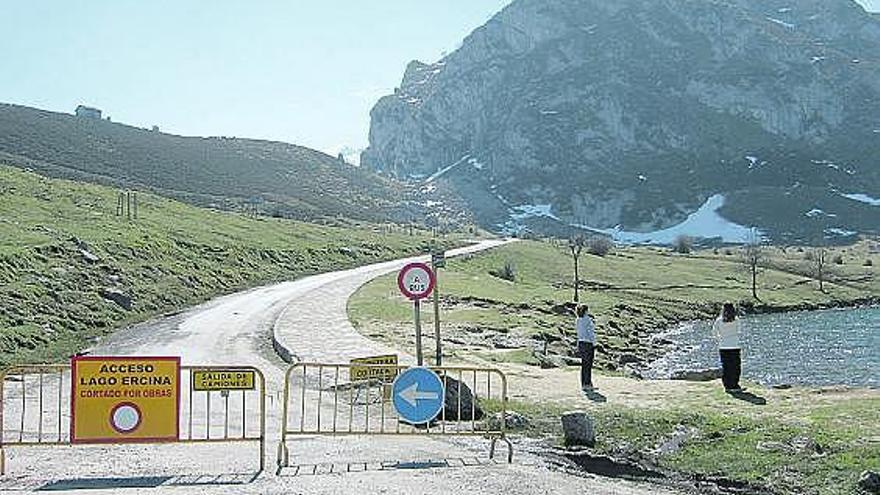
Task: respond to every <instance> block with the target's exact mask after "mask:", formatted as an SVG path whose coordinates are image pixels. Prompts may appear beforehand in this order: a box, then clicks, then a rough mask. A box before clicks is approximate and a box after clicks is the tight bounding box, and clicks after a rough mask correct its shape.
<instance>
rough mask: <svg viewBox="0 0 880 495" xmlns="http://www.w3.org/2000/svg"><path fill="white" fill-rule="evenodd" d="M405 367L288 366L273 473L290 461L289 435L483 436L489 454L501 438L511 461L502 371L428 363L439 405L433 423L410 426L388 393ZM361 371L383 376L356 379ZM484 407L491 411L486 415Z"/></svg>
mask: <svg viewBox="0 0 880 495" xmlns="http://www.w3.org/2000/svg"><path fill="white" fill-rule="evenodd" d="M353 368H354V369H355V372H354V373H352V369H353ZM407 368H408V367H407V366H401V365H388V364H382V365H365V364H324V363H299V364H296V365H293V366H291V367H290V368H288V370H287V373H286V374H285V381H284V399H283V400H284V402H283V404H284V405H283V415H282V428H281V440H280V442H279V445H278V468H277V472H278V473H280V472H281V469H282V468H284V467H288V466H289V465H290V451H289V449H288V447H287V440H288V438H289V437H295V436H306V435H308V436H314V435H424V436H444V435H454V436H483V437H486V438H488V439H490V440H491V443H490V448H489V457H490V458H492V457H494V455H495V444H496V442H497V441H498V440H502V441H504V442H505V443H506V444H507V446H508V456H507V460H508V462H512V460H513V445H512V444H511V442H510V440H509V439H508V438H507V435H506V424H505V423H506V417H507V414H506V412H507V401H508V399H507V377H506V376H505V375H504V373H502V372H501V371H499V370H496V369H492V368H472V367H431V368H430V369H431V370H433V371H434V372H436V373H437V374H438V375H439V376H440V378H441V379H442V381H443V386H444V390H445V391H446V397H445V401H444V406H443V408H442V409H441V412H440V414H439V415H438V416H437V417H436V418H435V419H434V420H433V421H431V422H428V423H425V424H418V425H412V424H409V423H407V422H405V421H403V420H402V419H401V418H400V417H399V415H398V414H397V412H396V410H395V409H394V406H393V404H392V401H391V397H390V395H391V394H390V392H391V383H390V381H391V380H393V378H394V377H395V376H397V374H398V373H399V372H400V371H402V370H405V369H407ZM365 370H366V372H365ZM364 375H366V376H369V377H376V376H379V377H383V378H369V379H364V380H361V379H358V377H359V376H364ZM486 408H488V409H491V410H492V411H493V412H494V413H496V414H487V413H486V412H485V409H486Z"/></svg>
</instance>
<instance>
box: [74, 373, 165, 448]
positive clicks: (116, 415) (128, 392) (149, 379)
mask: <svg viewBox="0 0 880 495" xmlns="http://www.w3.org/2000/svg"><path fill="white" fill-rule="evenodd" d="M70 368H71V373H72V374H71V405H70V411H71V413H70V441H71V442H72V443H122V442H176V441H177V440H178V436H179V432H180V422H179V418H180V415H179V412H180V358H179V357H122V356H113V357H98V356H78V357H74V358H73V359H72V360H71V363H70Z"/></svg>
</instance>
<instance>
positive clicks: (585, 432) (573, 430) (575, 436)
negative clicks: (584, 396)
mask: <svg viewBox="0 0 880 495" xmlns="http://www.w3.org/2000/svg"><path fill="white" fill-rule="evenodd" d="M562 432H563V435H564V442H565V445H566V446H568V447H574V446H586V447H593V446H595V445H596V428H595V422H594V421H593V418H591V417H590V416H589V415H588V414H587V413H585V412H583V411H570V412H567V413H564V414H563V415H562Z"/></svg>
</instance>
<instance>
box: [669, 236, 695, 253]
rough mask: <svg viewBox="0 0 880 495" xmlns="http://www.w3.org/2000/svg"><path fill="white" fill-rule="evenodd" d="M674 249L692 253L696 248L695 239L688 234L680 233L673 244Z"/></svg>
mask: <svg viewBox="0 0 880 495" xmlns="http://www.w3.org/2000/svg"><path fill="white" fill-rule="evenodd" d="M672 250H673V251H675V252H676V253H679V254H690V252H691V251H693V250H694V239H693V238H692V237H689V236H686V235H680V236H678V237H677V238H676V239H675V242H674V243H673V244H672Z"/></svg>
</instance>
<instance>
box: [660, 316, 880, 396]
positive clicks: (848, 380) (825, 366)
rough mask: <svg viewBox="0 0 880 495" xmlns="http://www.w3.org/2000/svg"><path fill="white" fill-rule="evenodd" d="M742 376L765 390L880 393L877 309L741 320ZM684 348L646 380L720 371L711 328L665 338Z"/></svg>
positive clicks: (684, 329)
mask: <svg viewBox="0 0 880 495" xmlns="http://www.w3.org/2000/svg"><path fill="white" fill-rule="evenodd" d="M741 332H742V335H741V336H740V343H741V345H742V349H743V376H744V377H745V379H747V380H752V381H755V382H758V383H762V384H764V385H778V384H791V385H851V386H857V387H872V388H880V308H878V307H874V308H861V309H845V310H828V311H807V312H799V313H784V314H774V315H761V316H751V317H746V318H743V319H742V320H741ZM664 336H665V337H666V338H668V339H669V340H672V341H673V342H675V343H676V344H678V345H680V346H682V348H681V349H678V350H676V351H673V352H671V353H670V354H668V355H667V356H665V357H663V358H662V359H660V360H658V361H656V362H654V363H652V365H651V368H650V371H649V373H648V374H647V375H648V377H651V378H660V377H666V376H669V374H670V373H671V372H673V371H676V370H685V369H705V368H720V367H721V363H720V359H719V357H718V349H717V347H716V345H717V343H716V340H715V338H714V337H713V335H712V323H711V322H697V323H693V324H687V325H683V326H681V327H680V328H678V329H675V330H673V331H671V332H669V333H667V334H666V335H664Z"/></svg>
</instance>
